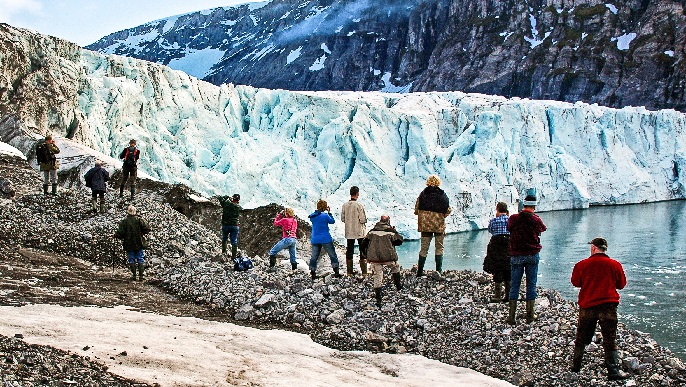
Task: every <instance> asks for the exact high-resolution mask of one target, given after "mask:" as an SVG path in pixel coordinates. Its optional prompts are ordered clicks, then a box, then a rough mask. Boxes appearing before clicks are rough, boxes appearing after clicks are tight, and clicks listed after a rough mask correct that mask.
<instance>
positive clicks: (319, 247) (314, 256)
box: [310, 242, 338, 271]
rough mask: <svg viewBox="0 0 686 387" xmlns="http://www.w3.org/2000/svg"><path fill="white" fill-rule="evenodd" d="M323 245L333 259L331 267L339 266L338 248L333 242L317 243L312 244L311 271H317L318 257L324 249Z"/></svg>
mask: <svg viewBox="0 0 686 387" xmlns="http://www.w3.org/2000/svg"><path fill="white" fill-rule="evenodd" d="M322 247H324V250H326V253H327V254H328V255H329V259H330V260H331V267H332V268H334V269H336V268H338V256H337V255H336V249H334V247H333V242H329V243H317V244H312V259H310V271H317V259H318V258H319V253H320V252H321V251H322Z"/></svg>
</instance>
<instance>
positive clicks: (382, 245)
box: [361, 215, 403, 307]
mask: <svg viewBox="0 0 686 387" xmlns="http://www.w3.org/2000/svg"><path fill="white" fill-rule="evenodd" d="M402 243H403V237H402V235H400V234H399V233H398V231H396V229H395V227H393V226H391V218H390V216H388V215H383V216H382V217H381V219H380V220H379V221H378V222H377V223H376V225H374V228H373V229H371V230H370V231H369V233H368V234H367V236H366V237H365V238H364V240H363V241H362V245H361V248H362V249H364V250H365V252H366V255H367V260H368V261H369V263H371V269H372V273H373V274H372V278H373V279H374V297H375V298H376V305H377V306H379V307H380V306H381V298H382V295H381V286H382V285H383V267H384V266H388V267H390V269H391V275H392V276H393V284H394V285H395V288H396V289H397V290H401V289H402V288H403V285H402V283H401V282H400V265H398V253H396V251H395V247H396V246H400V245H401V244H402Z"/></svg>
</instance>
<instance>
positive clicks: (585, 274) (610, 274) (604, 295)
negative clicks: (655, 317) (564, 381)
mask: <svg viewBox="0 0 686 387" xmlns="http://www.w3.org/2000/svg"><path fill="white" fill-rule="evenodd" d="M588 244H590V245H591V256H590V257H588V258H586V259H584V260H582V261H580V262H578V263H577V264H576V265H574V270H573V271H572V285H574V286H575V287H577V288H581V290H580V291H579V324H578V326H577V330H576V340H575V341H574V355H573V357H572V372H579V371H581V360H582V358H583V356H584V348H585V347H586V345H587V344H590V343H591V339H593V335H594V334H595V327H596V324H600V332H601V333H602V335H603V349H604V350H605V366H606V367H607V378H608V379H609V380H622V379H626V378H628V377H629V375H628V374H627V373H626V372H623V371H622V370H620V369H619V365H620V361H619V351H618V348H617V305H619V293H617V289H624V287H625V286H626V276H625V275H624V268H623V267H622V264H621V263H619V262H617V261H616V260H614V259H612V258H610V257H608V256H607V254H605V252H606V251H607V241H606V240H605V239H604V238H593V240H592V241H590V242H588Z"/></svg>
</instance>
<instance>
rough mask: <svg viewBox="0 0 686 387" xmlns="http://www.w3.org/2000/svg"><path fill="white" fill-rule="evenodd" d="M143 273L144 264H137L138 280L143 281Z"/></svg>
mask: <svg viewBox="0 0 686 387" xmlns="http://www.w3.org/2000/svg"><path fill="white" fill-rule="evenodd" d="M143 271H145V263H144V262H138V280H139V281H143Z"/></svg>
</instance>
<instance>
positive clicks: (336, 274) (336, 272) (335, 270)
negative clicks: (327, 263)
mask: <svg viewBox="0 0 686 387" xmlns="http://www.w3.org/2000/svg"><path fill="white" fill-rule="evenodd" d="M333 277H334V278H341V277H343V276H342V275H341V273H339V272H338V268H337V267H334V268H333Z"/></svg>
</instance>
